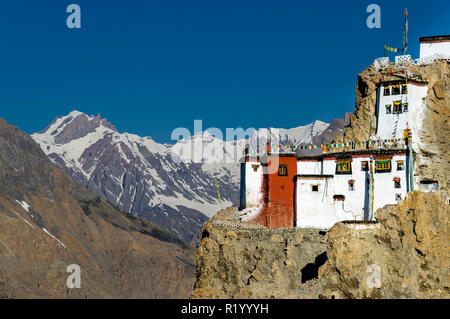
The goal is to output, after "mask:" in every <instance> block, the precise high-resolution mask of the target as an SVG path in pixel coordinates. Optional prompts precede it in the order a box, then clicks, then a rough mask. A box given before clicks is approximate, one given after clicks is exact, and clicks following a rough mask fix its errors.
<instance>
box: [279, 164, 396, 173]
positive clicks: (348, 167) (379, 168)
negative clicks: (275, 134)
mask: <svg viewBox="0 0 450 319" xmlns="http://www.w3.org/2000/svg"><path fill="white" fill-rule="evenodd" d="M404 169H405V161H397V171H403V170H404ZM361 171H363V172H368V171H369V162H368V161H362V162H361ZM390 171H391V160H383V161H375V173H387V172H390ZM351 173H352V162H351V160H341V161H337V162H336V174H351ZM278 176H288V171H287V165H286V164H281V165H280V166H279V167H278Z"/></svg>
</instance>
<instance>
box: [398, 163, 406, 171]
mask: <svg viewBox="0 0 450 319" xmlns="http://www.w3.org/2000/svg"><path fill="white" fill-rule="evenodd" d="M403 170H405V162H404V161H397V171H403Z"/></svg>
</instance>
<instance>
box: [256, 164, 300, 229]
mask: <svg viewBox="0 0 450 319" xmlns="http://www.w3.org/2000/svg"><path fill="white" fill-rule="evenodd" d="M277 161H278V162H277ZM279 164H286V165H287V173H288V175H287V176H278V165H279ZM269 165H274V167H276V169H275V170H274V171H275V172H274V173H272V174H264V176H263V202H264V206H263V209H262V211H261V213H260V215H259V216H258V217H257V220H256V221H257V222H258V223H259V224H261V225H263V226H266V227H273V228H283V227H293V226H294V176H295V175H297V157H296V156H281V157H278V156H273V157H271V158H270V159H269ZM265 168H266V170H267V168H268V167H265Z"/></svg>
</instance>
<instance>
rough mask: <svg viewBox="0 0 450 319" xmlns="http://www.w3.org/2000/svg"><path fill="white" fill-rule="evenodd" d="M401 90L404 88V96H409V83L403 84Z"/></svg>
mask: <svg viewBox="0 0 450 319" xmlns="http://www.w3.org/2000/svg"><path fill="white" fill-rule="evenodd" d="M401 88H402V94H408V83H402V84H401Z"/></svg>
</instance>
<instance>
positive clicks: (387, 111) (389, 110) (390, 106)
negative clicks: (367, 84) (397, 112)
mask: <svg viewBox="0 0 450 319" xmlns="http://www.w3.org/2000/svg"><path fill="white" fill-rule="evenodd" d="M384 108H385V109H386V114H392V104H386V105H385V106H384Z"/></svg>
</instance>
